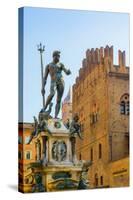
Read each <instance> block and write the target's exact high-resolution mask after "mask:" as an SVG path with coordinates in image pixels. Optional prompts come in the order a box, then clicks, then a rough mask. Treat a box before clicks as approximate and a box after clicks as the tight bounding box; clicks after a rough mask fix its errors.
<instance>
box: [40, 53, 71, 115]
mask: <svg viewBox="0 0 133 200" xmlns="http://www.w3.org/2000/svg"><path fill="white" fill-rule="evenodd" d="M59 60H60V51H54V52H53V61H52V62H51V63H49V64H48V65H47V66H46V68H45V73H44V77H43V81H42V90H41V92H42V95H43V96H44V94H45V85H46V82H47V77H48V75H50V78H51V85H50V94H49V96H48V97H47V100H46V104H45V106H44V111H45V110H46V109H47V107H48V105H49V104H50V103H51V101H52V99H53V97H54V95H55V92H56V91H57V100H56V106H55V118H57V116H58V114H59V111H60V106H61V99H62V96H63V92H64V80H63V76H62V71H64V72H65V74H67V75H69V74H71V71H70V70H69V69H66V68H65V66H64V64H63V63H61V62H59Z"/></svg>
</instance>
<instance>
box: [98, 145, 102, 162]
mask: <svg viewBox="0 0 133 200" xmlns="http://www.w3.org/2000/svg"><path fill="white" fill-rule="evenodd" d="M100 158H102V145H101V144H99V159H100Z"/></svg>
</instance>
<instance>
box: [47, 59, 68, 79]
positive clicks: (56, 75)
mask: <svg viewBox="0 0 133 200" xmlns="http://www.w3.org/2000/svg"><path fill="white" fill-rule="evenodd" d="M64 69H65V67H64V65H63V64H62V63H57V64H55V63H53V62H52V63H49V64H48V65H47V66H46V69H45V77H44V78H45V79H46V78H47V76H48V74H50V77H51V81H55V82H58V81H61V80H63V76H62V70H64Z"/></svg>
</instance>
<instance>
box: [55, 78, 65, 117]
mask: <svg viewBox="0 0 133 200" xmlns="http://www.w3.org/2000/svg"><path fill="white" fill-rule="evenodd" d="M63 92H64V82H61V83H60V84H58V85H57V100H56V106H55V118H57V116H58V114H59V111H60V106H61V99H62V96H63Z"/></svg>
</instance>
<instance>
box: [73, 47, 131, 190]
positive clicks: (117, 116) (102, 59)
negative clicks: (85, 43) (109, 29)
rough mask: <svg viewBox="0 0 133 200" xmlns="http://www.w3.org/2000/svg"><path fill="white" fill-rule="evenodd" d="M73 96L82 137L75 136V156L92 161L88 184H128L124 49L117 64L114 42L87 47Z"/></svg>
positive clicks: (74, 110) (127, 102)
mask: <svg viewBox="0 0 133 200" xmlns="http://www.w3.org/2000/svg"><path fill="white" fill-rule="evenodd" d="M72 99H73V101H72V112H73V114H74V113H78V114H79V118H80V123H81V125H82V126H81V127H82V134H83V138H84V139H83V140H80V139H77V143H76V152H77V157H78V159H83V160H91V161H92V165H91V167H90V170H89V175H88V176H89V179H90V187H91V188H96V187H114V186H116V187H117V186H118V187H119V186H121V185H123V186H128V185H129V163H128V162H129V67H127V66H126V64H125V51H123V52H122V51H121V50H119V51H118V65H114V63H113V46H111V47H109V46H106V47H105V48H103V47H101V48H100V49H98V48H96V49H93V48H92V49H91V50H89V49H88V50H87V51H86V58H85V59H83V63H82V67H81V68H80V70H79V76H78V77H77V78H76V82H75V84H74V85H73V98H72ZM123 173H124V175H123ZM123 176H124V177H125V178H123V179H121V177H123ZM116 177H117V178H116ZM120 180H121V181H120Z"/></svg>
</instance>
